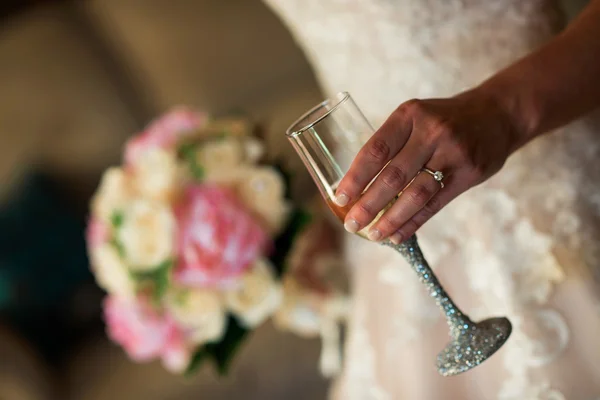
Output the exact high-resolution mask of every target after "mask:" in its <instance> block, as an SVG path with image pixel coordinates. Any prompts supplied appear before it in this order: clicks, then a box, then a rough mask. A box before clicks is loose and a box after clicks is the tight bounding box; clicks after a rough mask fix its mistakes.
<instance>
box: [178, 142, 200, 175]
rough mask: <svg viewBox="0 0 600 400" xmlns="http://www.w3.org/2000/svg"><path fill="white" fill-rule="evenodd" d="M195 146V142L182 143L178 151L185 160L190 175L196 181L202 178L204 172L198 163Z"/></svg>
mask: <svg viewBox="0 0 600 400" xmlns="http://www.w3.org/2000/svg"><path fill="white" fill-rule="evenodd" d="M197 148H198V144H197V143H184V144H182V145H181V146H180V147H179V151H178V153H179V154H180V156H181V157H182V158H183V159H184V160H185V161H187V163H188V165H189V167H190V172H191V173H192V177H193V178H194V179H195V180H197V181H201V180H202V179H204V175H205V174H204V168H202V166H201V165H200V164H198V160H197V159H196V150H197Z"/></svg>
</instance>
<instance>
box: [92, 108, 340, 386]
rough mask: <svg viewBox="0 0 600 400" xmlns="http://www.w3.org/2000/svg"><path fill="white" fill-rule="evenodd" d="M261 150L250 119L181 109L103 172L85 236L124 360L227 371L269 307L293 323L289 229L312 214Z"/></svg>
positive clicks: (297, 229) (296, 229)
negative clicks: (209, 363) (120, 162)
mask: <svg viewBox="0 0 600 400" xmlns="http://www.w3.org/2000/svg"><path fill="white" fill-rule="evenodd" d="M263 153H264V146H263V144H262V142H261V141H260V140H258V139H257V138H256V137H254V136H253V131H252V127H251V126H250V124H249V123H247V122H246V121H244V120H242V119H222V120H211V119H210V118H209V117H208V116H207V115H206V114H204V113H199V112H195V111H193V110H190V109H186V108H179V109H175V110H172V111H171V112H168V113H167V114H165V115H164V116H162V117H160V118H158V119H157V120H155V121H153V122H152V123H151V124H149V126H148V127H147V128H146V129H145V130H144V131H143V132H142V133H140V134H138V135H136V136H134V137H133V138H132V139H130V140H129V141H128V142H127V143H126V145H125V150H124V157H123V165H122V166H120V167H112V168H109V169H108V170H107V171H105V173H104V175H103V177H102V179H101V182H100V185H99V187H98V189H97V192H96V194H95V195H94V197H93V199H92V202H91V216H90V220H89V224H88V229H87V235H86V239H87V244H88V253H89V256H90V262H91V268H92V271H93V273H94V275H95V277H96V280H97V282H98V284H99V286H101V287H102V288H103V289H104V290H105V291H106V292H107V296H106V298H105V300H104V316H105V322H106V326H107V333H108V335H109V337H110V338H111V339H112V340H113V341H114V342H115V343H117V344H119V345H120V346H122V347H123V349H124V350H125V351H126V353H127V354H128V356H129V357H130V358H131V359H132V360H134V361H137V362H145V361H150V360H154V359H160V360H162V363H163V364H164V366H165V367H166V368H167V369H168V370H170V371H173V372H175V373H188V374H189V373H192V372H194V371H195V370H196V369H197V368H198V367H199V366H200V364H201V363H202V362H203V361H204V360H211V361H212V362H213V363H214V364H215V365H216V366H217V369H218V370H219V371H220V372H221V373H225V372H226V370H227V367H228V365H229V362H230V360H231V358H232V356H233V354H234V353H235V351H236V349H237V348H238V346H239V344H240V343H241V342H242V341H243V340H244V339H245V337H246V336H247V334H248V332H250V331H251V330H252V329H254V328H256V327H257V326H258V325H260V324H261V323H263V322H264V321H265V320H267V319H268V318H269V317H271V316H274V315H275V314H277V316H278V319H279V320H280V325H281V326H282V327H284V328H286V329H291V330H295V328H297V324H295V323H294V321H295V320H294V318H290V316H289V315H288V316H286V315H287V314H289V312H292V311H285V310H286V309H293V307H294V306H293V305H294V304H295V305H297V304H299V303H302V302H299V301H298V298H300V297H302V296H298V293H300V292H299V291H298V290H297V288H298V287H300V285H297V284H294V283H293V282H294V278H293V277H292V275H289V276H288V274H287V272H286V268H285V267H286V265H287V264H290V263H292V264H294V263H295V264H297V263H298V261H297V260H296V261H293V260H294V256H293V254H298V250H297V249H296V250H295V249H294V247H295V239H296V238H297V237H298V235H299V234H301V233H302V232H306V228H307V227H309V226H311V225H312V224H314V221H313V222H310V216H309V214H308V213H306V212H305V211H303V210H301V209H300V208H298V207H295V206H294V205H293V203H292V202H291V201H290V199H289V196H288V194H287V193H288V183H287V181H286V176H285V174H283V172H282V170H281V169H279V168H277V167H276V166H274V165H267V164H264V163H262V160H263ZM300 247H302V246H300ZM300 253H302V250H301V249H300ZM297 258H298V257H297V256H296V259H297ZM296 269H297V268H296ZM310 292H311V290H309V289H307V290H305V291H304V292H303V293H310ZM308 297H310V296H308ZM320 297H323V298H329V295H323V296H320ZM305 298H307V296H304V297H303V299H305ZM290 299H292V300H290ZM294 299H296V300H294ZM303 301H304V300H303ZM310 302H312V303H315V301H314V299H309V301H308V303H310ZM290 304H292V305H290ZM282 307H283V308H282ZM320 310H321V309H320V308H319V309H314V310H313V311H314V314H315V315H317V314H319V313H320V312H321V311H320ZM337 314H340V313H337ZM337 314H336V317H335V319H336V320H338V319H339V318H338V317H339V315H337ZM281 321H283V322H281ZM286 321H287V322H286ZM317 331H321V329H320V328H318V329H317ZM314 332H315V329H312V331H311V333H314ZM329 369H330V370H331V369H332V368H329ZM334 369H335V368H334ZM338 369H339V368H338Z"/></svg>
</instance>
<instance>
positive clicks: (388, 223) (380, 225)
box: [368, 166, 442, 241]
mask: <svg viewBox="0 0 600 400" xmlns="http://www.w3.org/2000/svg"><path fill="white" fill-rule="evenodd" d="M427 168H429V169H430V170H431V171H437V169H433V168H430V167H429V166H428V167H427ZM441 189H442V185H441V182H438V181H437V180H436V179H435V178H434V177H433V176H432V175H431V174H430V173H428V172H426V171H423V170H422V171H421V172H419V173H418V175H417V176H416V177H415V179H414V180H413V181H412V183H411V184H410V185H408V187H407V188H406V189H405V190H404V191H403V192H402V193H401V194H400V197H399V198H398V200H396V202H395V203H394V205H393V206H392V207H391V208H390V209H389V210H387V211H386V212H385V213H384V214H383V215H382V216H381V218H380V219H379V220H378V221H377V222H376V223H375V224H374V225H373V226H372V227H371V228H370V229H369V232H368V236H369V239H371V240H375V241H379V240H382V239H385V238H387V237H389V236H390V235H392V234H393V233H395V232H396V231H397V230H398V228H400V227H401V226H402V225H404V224H405V223H406V222H407V221H408V220H410V219H411V218H412V217H413V216H414V215H415V214H417V213H418V212H419V211H420V210H421V209H422V208H423V207H425V205H426V204H427V202H429V200H431V198H432V197H433V196H435V195H436V194H437V193H438V192H439V191H440V190H441Z"/></svg>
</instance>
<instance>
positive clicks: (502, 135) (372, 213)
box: [335, 89, 526, 243]
mask: <svg viewBox="0 0 600 400" xmlns="http://www.w3.org/2000/svg"><path fill="white" fill-rule="evenodd" d="M499 104H500V103H499V102H498V101H496V100H495V99H494V97H493V96H491V95H488V94H486V93H485V92H484V91H483V90H482V89H475V90H472V91H470V92H465V93H463V94H460V95H458V96H456V97H453V98H447V99H431V100H411V101H408V102H406V103H404V104H402V105H401V106H400V107H398V108H397V109H396V111H394V113H392V115H391V116H390V117H389V118H388V119H387V121H386V122H385V123H384V124H383V126H382V127H381V128H380V129H379V130H378V131H377V132H375V134H374V135H373V136H372V137H371V138H370V139H369V141H368V142H367V143H366V145H365V146H364V147H363V148H362V149H361V151H360V152H359V153H358V155H357V156H356V158H355V160H354V161H353V163H352V166H351V167H350V169H349V171H348V172H347V173H346V175H345V177H344V179H343V180H342V181H341V182H340V185H339V186H338V190H337V192H336V199H335V202H336V203H337V204H338V205H342V206H343V205H347V204H352V203H354V202H355V203H354V204H353V206H352V208H351V209H350V211H349V212H348V214H347V216H346V220H345V224H344V226H345V227H346V230H348V231H349V232H352V233H355V232H357V231H359V230H361V229H363V228H364V227H365V226H367V225H368V224H369V223H371V221H372V220H373V219H374V218H375V217H376V216H377V214H378V213H379V212H380V211H381V210H383V209H384V208H385V207H386V205H387V204H388V203H390V202H391V201H392V200H393V199H394V197H396V196H397V195H398V194H399V193H400V192H402V191H403V190H404V191H403V192H402V194H401V196H400V197H399V198H398V200H397V201H396V202H395V204H394V205H393V206H392V207H391V208H390V209H389V210H387V211H386V212H385V213H384V214H383V216H382V217H381V218H380V219H379V221H378V222H376V223H375V224H374V225H373V226H372V227H371V228H370V229H369V232H368V236H369V238H370V239H371V240H374V241H380V240H383V239H386V238H390V240H392V242H394V243H400V242H402V241H404V240H406V239H408V238H409V237H410V236H411V235H412V234H413V233H415V232H416V230H417V229H418V228H420V227H421V226H422V225H423V224H424V223H425V222H426V221H427V220H429V219H430V218H431V217H432V216H433V215H435V214H436V213H437V212H438V211H440V210H441V209H442V207H444V206H445V205H446V204H448V203H449V202H450V201H451V200H453V199H454V198H455V197H457V196H458V195H459V194H461V193H463V192H464V191H466V190H467V189H469V188H471V187H473V186H475V185H477V184H479V183H481V182H483V181H484V180H485V179H487V178H489V177H490V176H491V175H493V174H494V173H495V172H497V171H498V170H499V169H500V168H501V167H502V165H503V164H504V162H505V161H506V159H507V158H508V156H509V155H510V154H511V153H512V152H513V151H514V150H516V149H517V148H519V147H520V146H522V145H523V144H524V143H525V142H526V138H525V137H524V136H525V135H524V134H521V133H519V130H518V129H516V128H515V126H516V124H514V123H513V121H511V119H510V117H509V115H508V113H506V112H505V111H504V110H503V109H502V107H501V106H500V105H499ZM425 167H426V168H428V169H430V170H431V171H441V172H442V173H443V174H444V179H443V184H444V187H443V188H442V185H441V184H440V182H437V181H436V180H435V179H434V178H433V176H432V175H430V174H429V173H425V172H421V171H422V168H425ZM380 171H381V173H380V174H379V175H378V176H377V174H378V173H379V172H380ZM374 178H376V179H375V180H374V181H373V179H374ZM413 179H414V180H413ZM371 181H373V183H372V184H371V185H370V186H369V188H368V189H367V190H366V192H365V188H366V187H367V186H368V185H369V183H370V182H371ZM407 185H408V186H407ZM363 192H364V194H363V195H362V196H361V193H363Z"/></svg>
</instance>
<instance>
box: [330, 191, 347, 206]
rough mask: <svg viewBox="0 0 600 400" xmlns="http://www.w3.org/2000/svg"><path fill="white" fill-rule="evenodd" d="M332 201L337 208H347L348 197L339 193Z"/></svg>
mask: <svg viewBox="0 0 600 400" xmlns="http://www.w3.org/2000/svg"><path fill="white" fill-rule="evenodd" d="M333 201H334V202H335V204H337V205H338V206H340V207H344V206H347V205H348V203H349V202H350V197H348V195H346V194H344V193H341V194H338V195H337V196H335V199H334V200H333Z"/></svg>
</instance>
